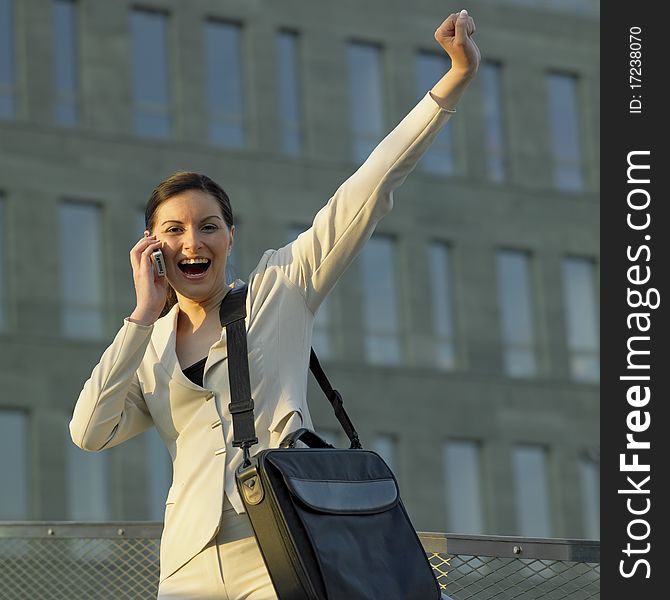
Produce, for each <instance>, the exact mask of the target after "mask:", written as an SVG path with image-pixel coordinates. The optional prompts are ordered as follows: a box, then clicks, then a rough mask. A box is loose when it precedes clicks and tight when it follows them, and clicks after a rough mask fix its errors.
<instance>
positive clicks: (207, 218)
mask: <svg viewBox="0 0 670 600" xmlns="http://www.w3.org/2000/svg"><path fill="white" fill-rule="evenodd" d="M209 219H218V220H219V221H223V219H222V218H221V217H220V216H219V215H209V217H205V218H204V219H202V220H201V221H200V222H201V223H203V222H204V221H208V220H209ZM166 223H179V224H180V225H183V223H182V221H178V220H177V219H168V220H167V221H163V222H162V223H161V226H163V225H165V224H166Z"/></svg>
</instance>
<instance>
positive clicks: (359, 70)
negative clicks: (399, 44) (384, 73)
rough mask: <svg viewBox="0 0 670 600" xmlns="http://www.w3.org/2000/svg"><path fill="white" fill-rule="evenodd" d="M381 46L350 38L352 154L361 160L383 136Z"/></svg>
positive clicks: (348, 59)
mask: <svg viewBox="0 0 670 600" xmlns="http://www.w3.org/2000/svg"><path fill="white" fill-rule="evenodd" d="M380 57H381V49H380V48H379V47H378V46H374V45H372V44H363V43H358V42H350V43H349V46H348V47H347V63H348V68H349V112H350V115H351V132H352V141H353V147H352V152H353V158H354V160H355V161H357V162H358V163H362V162H364V161H365V159H366V158H367V157H368V155H369V154H370V152H372V150H374V148H375V146H376V145H377V144H378V143H379V141H380V140H381V139H382V136H383V133H384V131H383V123H384V119H383V116H382V111H383V107H382V82H381V70H380V60H381V58H380Z"/></svg>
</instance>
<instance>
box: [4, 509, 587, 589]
mask: <svg viewBox="0 0 670 600" xmlns="http://www.w3.org/2000/svg"><path fill="white" fill-rule="evenodd" d="M161 530H162V524H160V523H158V524H156V523H146V524H145V523H132V524H131V523H104V524H102V523H100V524H98V523H65V522H62V523H44V522H31V523H0V600H59V599H63V600H125V599H127V600H144V599H147V600H149V599H154V598H156V592H157V589H158V548H159V540H160V534H161ZM419 537H420V539H421V542H422V543H423V545H424V548H425V550H426V553H427V555H428V558H429V560H430V563H431V565H432V567H433V570H434V571H435V576H436V577H437V580H438V582H439V583H440V586H441V587H442V589H443V590H445V591H446V593H447V594H449V596H450V597H451V598H453V600H466V599H470V598H472V599H476V600H493V599H495V600H508V599H512V598H514V599H515V600H516V599H518V600H536V599H537V600H540V599H542V600H561V599H564V598H565V599H570V600H587V599H591V598H600V545H599V543H598V542H592V541H576V540H554V539H549V540H545V539H530V538H512V537H493V536H463V535H458V536H457V535H444V534H433V533H420V534H419Z"/></svg>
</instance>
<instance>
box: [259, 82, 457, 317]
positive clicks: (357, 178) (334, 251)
mask: <svg viewBox="0 0 670 600" xmlns="http://www.w3.org/2000/svg"><path fill="white" fill-rule="evenodd" d="M450 116H451V113H449V112H447V111H446V110H444V109H443V108H442V107H441V106H440V105H439V104H438V103H437V102H436V101H435V100H434V99H433V98H432V97H431V96H430V94H429V93H427V94H426V95H425V96H424V97H423V98H422V99H421V100H420V101H419V103H418V104H417V105H416V106H415V107H414V108H413V109H412V110H411V111H410V112H409V114H408V115H407V116H406V117H405V118H404V119H403V120H402V121H401V122H400V123H399V124H398V125H397V126H396V127H395V128H394V129H393V130H392V131H391V132H390V133H389V134H388V135H387V136H386V137H385V138H384V139H383V140H382V141H381V142H380V143H379V145H378V146H377V147H376V148H375V149H374V150H373V151H372V153H371V154H370V156H369V157H368V158H367V160H366V161H365V162H364V163H363V164H362V165H361V167H360V168H359V169H358V170H357V171H356V172H355V173H354V174H353V175H352V176H351V177H349V179H347V180H346V181H345V182H344V183H343V184H342V185H341V186H340V187H339V189H338V190H337V191H336V192H335V194H334V195H333V196H332V197H331V198H330V200H329V201H328V203H327V204H326V206H324V207H323V208H322V209H321V210H320V211H319V212H318V213H317V215H316V217H315V218H314V222H313V223H312V226H311V227H310V228H309V229H308V230H307V231H305V232H303V233H301V234H300V235H299V236H298V237H297V238H296V240H295V241H293V242H292V243H290V244H288V245H287V246H285V247H283V248H281V249H279V250H277V251H276V252H274V253H273V254H272V256H270V257H269V259H268V262H267V266H268V267H270V266H276V267H279V268H281V269H282V270H283V271H284V273H285V274H286V275H287V276H288V278H289V279H290V280H291V281H292V282H293V283H295V284H296V285H297V286H298V288H300V289H302V290H303V292H304V294H305V299H306V302H307V306H308V307H309V308H310V310H312V312H315V311H316V309H317V308H318V306H319V305H320V304H321V302H323V300H324V298H325V297H326V295H327V294H328V292H329V291H330V290H331V289H332V287H333V286H334V285H335V283H336V282H337V280H338V279H339V277H340V276H341V275H342V273H343V272H344V270H345V269H346V268H347V266H348V265H349V264H350V263H351V261H352V260H353V259H354V258H355V257H356V255H357V254H358V253H359V252H360V250H361V249H362V247H363V246H364V244H365V243H366V242H367V241H368V240H369V239H370V236H371V235H372V232H373V231H374V228H375V226H376V225H377V222H378V221H379V220H380V219H381V218H382V217H383V216H384V215H385V214H387V213H388V212H389V211H390V210H391V208H392V206H393V190H395V189H396V188H397V187H398V186H400V185H401V184H402V183H403V181H404V180H405V178H406V177H407V175H409V173H410V172H411V171H412V170H413V169H414V167H415V166H416V164H417V162H418V161H419V159H420V158H421V156H422V155H423V153H424V152H425V151H426V149H427V148H428V147H429V146H430V144H431V142H432V141H433V139H434V138H435V136H436V135H437V133H438V132H439V130H440V129H441V127H442V126H443V125H444V124H445V123H446V122H447V120H448V119H449V117H450Z"/></svg>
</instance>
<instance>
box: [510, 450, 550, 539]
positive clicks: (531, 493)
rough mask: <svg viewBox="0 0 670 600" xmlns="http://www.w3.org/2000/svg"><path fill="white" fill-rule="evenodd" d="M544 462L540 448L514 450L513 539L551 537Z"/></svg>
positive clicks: (545, 460)
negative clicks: (514, 498) (514, 522)
mask: <svg viewBox="0 0 670 600" xmlns="http://www.w3.org/2000/svg"><path fill="white" fill-rule="evenodd" d="M546 462H547V459H546V450H545V449H544V448H542V447H541V446H530V445H528V446H526V445H522V446H517V447H516V448H515V449H514V482H515V488H516V506H517V518H518V524H519V530H518V531H517V532H515V533H516V534H517V535H523V536H529V537H550V536H551V519H550V516H549V489H548V484H547V464H546Z"/></svg>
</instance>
